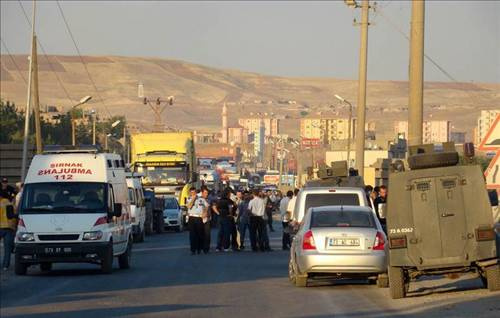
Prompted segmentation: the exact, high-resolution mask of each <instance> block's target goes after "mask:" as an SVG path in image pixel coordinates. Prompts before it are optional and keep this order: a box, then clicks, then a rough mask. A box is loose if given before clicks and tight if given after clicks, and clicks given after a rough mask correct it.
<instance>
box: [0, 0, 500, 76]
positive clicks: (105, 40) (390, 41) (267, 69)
mask: <svg viewBox="0 0 500 318" xmlns="http://www.w3.org/2000/svg"><path fill="white" fill-rule="evenodd" d="M0 3H1V4H0V6H1V22H0V23H1V32H0V35H1V38H2V40H3V41H4V43H5V44H6V45H7V47H8V49H9V51H10V52H11V53H13V54H21V53H22V54H26V53H28V52H29V44H30V39H29V36H30V32H31V30H30V27H29V25H28V24H27V22H26V20H25V18H24V16H23V13H22V10H21V8H20V5H19V2H18V1H1V2H0ZM22 4H23V6H24V7H25V9H26V11H27V13H28V15H29V17H30V19H31V8H32V3H31V1H22ZM60 5H61V7H62V8H63V11H64V13H65V15H66V18H67V20H68V23H69V25H70V28H71V30H72V32H73V35H74V37H75V39H76V41H77V43H78V46H79V48H80V50H81V52H82V54H84V55H120V56H141V57H161V58H171V59H179V60H184V61H188V62H194V63H197V64H203V65H207V66H213V67H218V68H229V69H238V70H242V71H250V72H256V73H263V74H267V75H277V76H294V77H335V78H344V79H356V78H357V77H358V59H359V45H360V43H359V42H360V29H359V28H360V27H359V26H353V20H354V19H357V20H358V21H359V20H360V14H361V12H360V9H351V8H348V7H347V6H346V5H345V4H344V3H343V2H342V1H245V2H236V1H202V2H197V1H177V2H175V1H159V2H155V1H144V2H133V1H126V2H118V1H113V2H97V1H81V2H78V1H60ZM410 15H411V2H409V1H378V3H377V5H376V9H375V12H373V11H371V12H370V21H371V23H372V24H371V25H370V27H369V31H368V33H369V35H368V39H369V43H368V79H369V80H407V79H408V61H409V57H408V51H409V42H408V40H407V39H405V38H404V37H403V36H402V35H401V34H400V31H402V32H404V33H406V34H409V26H410ZM36 19H37V20H36V30H37V35H38V37H39V40H40V41H41V42H42V45H43V46H44V47H45V49H46V51H47V53H48V54H63V55H75V54H76V51H75V48H74V46H73V44H72V42H71V38H70V36H69V35H68V32H67V30H66V28H65V25H64V21H63V19H62V17H61V14H60V13H59V10H58V7H57V4H56V3H55V2H52V1H40V2H38V4H37V18H36ZM398 30H399V31H398ZM1 52H2V54H6V49H5V47H4V44H2V47H1ZM425 53H426V54H427V55H429V56H430V57H431V58H432V59H433V60H434V61H436V62H437V63H438V64H439V65H440V66H441V67H442V68H443V69H445V70H446V72H448V73H449V74H450V75H451V76H452V77H453V78H454V79H456V80H457V81H463V82H471V81H473V82H491V83H500V1H470V2H467V1H427V2H426V12H425ZM424 77H425V80H427V81H450V79H449V78H448V77H446V76H445V75H444V74H443V73H442V72H440V71H439V70H437V68H436V67H434V66H433V65H432V64H430V63H429V62H428V61H426V63H425V71H424Z"/></svg>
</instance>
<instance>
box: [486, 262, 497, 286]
mask: <svg viewBox="0 0 500 318" xmlns="http://www.w3.org/2000/svg"><path fill="white" fill-rule="evenodd" d="M485 272H486V285H487V287H488V289H489V291H497V290H500V265H495V266H491V267H488V268H486V271H485Z"/></svg>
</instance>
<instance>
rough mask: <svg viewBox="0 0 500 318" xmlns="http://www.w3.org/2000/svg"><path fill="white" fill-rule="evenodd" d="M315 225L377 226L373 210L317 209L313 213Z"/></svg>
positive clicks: (313, 225) (312, 220) (312, 224)
mask: <svg viewBox="0 0 500 318" xmlns="http://www.w3.org/2000/svg"><path fill="white" fill-rule="evenodd" d="M314 227H368V228H376V225H375V219H374V218H373V214H372V213H371V212H365V211H349V210H344V211H317V212H313V213H312V214H311V228H314Z"/></svg>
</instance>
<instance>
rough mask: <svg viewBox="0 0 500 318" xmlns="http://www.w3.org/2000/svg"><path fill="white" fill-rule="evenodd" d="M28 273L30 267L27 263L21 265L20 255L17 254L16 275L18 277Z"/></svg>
mask: <svg viewBox="0 0 500 318" xmlns="http://www.w3.org/2000/svg"><path fill="white" fill-rule="evenodd" d="M27 272H28V265H27V264H25V263H21V260H20V259H19V255H18V254H16V258H15V262H14V273H16V275H26V273H27Z"/></svg>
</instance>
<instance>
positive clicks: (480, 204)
mask: <svg viewBox="0 0 500 318" xmlns="http://www.w3.org/2000/svg"><path fill="white" fill-rule="evenodd" d="M439 146H440V147H438V145H432V144H430V145H421V146H412V147H410V149H409V157H408V166H409V170H406V171H405V167H404V166H403V165H399V166H398V167H397V168H396V169H395V171H393V172H391V173H390V175H389V196H388V201H387V211H386V212H387V230H388V233H387V234H388V237H389V239H388V240H389V255H390V257H389V263H390V264H389V265H390V266H389V269H388V272H389V285H390V294H391V297H392V298H403V297H405V296H406V293H407V292H408V289H409V284H410V281H411V280H412V279H416V278H418V277H419V276H422V275H442V274H450V273H457V274H460V273H465V272H471V271H472V272H476V273H478V274H479V276H480V278H481V279H482V281H483V284H484V285H485V286H487V287H488V289H489V290H491V291H494V290H499V289H500V268H499V261H498V256H497V250H496V244H495V238H496V234H495V231H494V228H493V218H492V213H491V206H490V201H489V199H488V193H487V190H486V186H485V181H484V177H483V174H482V172H481V169H480V167H479V166H478V165H460V164H458V163H459V156H458V153H457V152H456V150H455V146H454V145H453V143H444V144H442V145H439Z"/></svg>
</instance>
